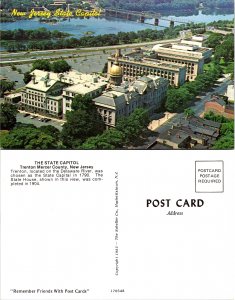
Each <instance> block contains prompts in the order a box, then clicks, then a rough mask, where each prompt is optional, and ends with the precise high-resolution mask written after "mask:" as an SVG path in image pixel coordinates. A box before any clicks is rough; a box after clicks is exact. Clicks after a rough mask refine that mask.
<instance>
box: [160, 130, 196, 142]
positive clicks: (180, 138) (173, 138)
mask: <svg viewBox="0 0 235 300" xmlns="http://www.w3.org/2000/svg"><path fill="white" fill-rule="evenodd" d="M188 138H190V135H189V134H188V133H187V132H185V131H184V130H181V129H179V128H173V129H169V130H166V131H164V132H163V133H160V135H159V137H158V138H157V140H159V139H162V140H168V141H170V142H172V143H174V144H177V145H180V144H181V143H182V142H184V141H185V140H187V139H188Z"/></svg>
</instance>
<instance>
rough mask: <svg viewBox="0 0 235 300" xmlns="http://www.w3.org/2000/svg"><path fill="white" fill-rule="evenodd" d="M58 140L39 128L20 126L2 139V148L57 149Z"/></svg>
mask: <svg viewBox="0 0 235 300" xmlns="http://www.w3.org/2000/svg"><path fill="white" fill-rule="evenodd" d="M57 145H58V141H57V139H56V138H55V137H53V136H51V135H49V134H46V133H45V132H43V131H42V130H40V128H34V127H32V126H22V127H21V126H20V127H18V128H15V129H13V130H12V131H10V133H9V134H8V135H6V136H5V137H4V138H3V139H2V147H3V148H4V149H26V150H47V149H57Z"/></svg>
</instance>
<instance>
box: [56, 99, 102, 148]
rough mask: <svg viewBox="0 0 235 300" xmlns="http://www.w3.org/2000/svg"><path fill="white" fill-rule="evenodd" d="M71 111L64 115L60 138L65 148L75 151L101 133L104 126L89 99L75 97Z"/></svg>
mask: <svg viewBox="0 0 235 300" xmlns="http://www.w3.org/2000/svg"><path fill="white" fill-rule="evenodd" d="M72 109H73V110H72V111H71V112H67V114H66V119H67V122H66V123H65V124H64V126H63V129H62V132H61V138H62V141H63V143H64V145H65V146H66V147H68V148H71V149H77V148H78V147H80V146H81V144H82V143H83V142H84V141H85V140H86V139H87V138H89V137H92V136H96V135H98V134H100V133H102V132H103V131H104V129H105V125H104V122H103V120H102V118H101V116H100V115H99V113H98V112H97V109H96V107H95V104H94V103H93V101H92V100H91V98H90V97H87V96H85V97H84V96H81V95H78V96H75V98H74V100H73V102H72Z"/></svg>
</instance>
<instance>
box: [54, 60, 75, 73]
mask: <svg viewBox="0 0 235 300" xmlns="http://www.w3.org/2000/svg"><path fill="white" fill-rule="evenodd" d="M70 69H71V66H70V65H69V64H68V63H67V61H65V60H63V59H62V60H57V61H54V62H53V63H52V64H51V71H53V72H55V73H64V72H67V71H69V70H70Z"/></svg>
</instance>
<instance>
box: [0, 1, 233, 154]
mask: <svg viewBox="0 0 235 300" xmlns="http://www.w3.org/2000/svg"><path fill="white" fill-rule="evenodd" d="M0 26H1V27H0V34H1V35H0V38H1V44H0V58H1V60H0V64H1V72H0V107H1V108H0V148H1V149H3V150H4V149H19V150H20V149H21V150H51V149H54V150H66V149H68V150H176V149H180V150H228V149H234V1H233V0H2V1H1V3H0Z"/></svg>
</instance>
